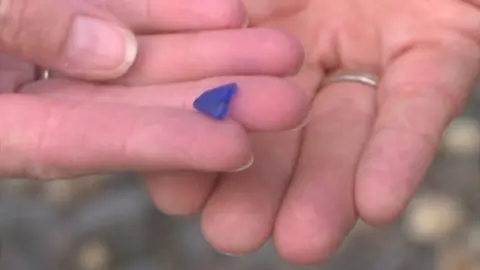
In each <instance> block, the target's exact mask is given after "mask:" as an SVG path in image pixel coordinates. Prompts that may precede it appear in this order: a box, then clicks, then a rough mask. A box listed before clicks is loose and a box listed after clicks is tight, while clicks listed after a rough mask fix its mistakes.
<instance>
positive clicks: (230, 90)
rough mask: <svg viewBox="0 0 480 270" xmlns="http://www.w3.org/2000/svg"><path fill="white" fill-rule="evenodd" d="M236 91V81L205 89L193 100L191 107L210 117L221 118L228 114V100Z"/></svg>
mask: <svg viewBox="0 0 480 270" xmlns="http://www.w3.org/2000/svg"><path fill="white" fill-rule="evenodd" d="M237 92H238V86H237V84H236V83H229V84H226V85H222V86H220V87H217V88H213V89H210V90H207V91H205V92H204V93H203V94H202V95H200V96H199V97H198V98H197V99H196V100H195V101H194V102H193V107H194V108H195V109H196V110H197V111H199V112H201V113H204V114H206V115H208V116H210V117H213V118H215V119H218V120H223V119H225V117H226V116H227V114H228V111H229V110H228V109H229V106H230V101H231V100H232V98H233V96H234V95H235V94H236V93H237Z"/></svg>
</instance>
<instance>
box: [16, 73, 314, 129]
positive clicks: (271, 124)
mask: <svg viewBox="0 0 480 270" xmlns="http://www.w3.org/2000/svg"><path fill="white" fill-rule="evenodd" d="M231 82H236V83H237V84H238V87H239V89H240V91H239V92H238V94H237V95H236V96H235V97H234V99H233V100H232V104H231V109H230V117H231V118H232V119H233V120H235V121H237V122H239V123H241V124H242V125H243V126H245V127H246V128H247V129H249V130H251V131H273V130H285V129H291V128H294V127H296V126H298V125H300V124H301V123H302V122H303V121H304V119H305V117H306V115H307V114H308V110H309V101H308V98H307V97H306V95H305V94H304V93H303V92H302V91H301V90H299V89H298V87H297V86H296V85H294V84H293V83H290V82H288V81H287V80H283V79H279V78H275V77H223V78H212V79H206V80H202V81H198V82H189V83H177V84H166V85H154V86H145V87H130V88H127V87H122V86H112V85H97V86H95V85H92V84H87V83H74V82H72V81H68V80H49V81H45V82H40V83H37V84H32V85H30V86H26V87H24V88H23V89H22V91H23V92H26V93H27V92H28V93H33V92H34V91H36V93H39V94H43V95H48V96H49V97H58V98H69V99H74V100H77V101H96V102H108V103H121V104H134V105H139V106H154V107H155V106H168V107H175V108H182V109H189V110H192V111H193V110H194V108H193V102H194V100H195V99H196V98H197V97H198V96H200V95H201V94H202V93H203V92H204V91H206V90H207V89H211V88H214V87H218V86H219V85H223V84H227V83H231ZM32 89H33V90H32Z"/></svg>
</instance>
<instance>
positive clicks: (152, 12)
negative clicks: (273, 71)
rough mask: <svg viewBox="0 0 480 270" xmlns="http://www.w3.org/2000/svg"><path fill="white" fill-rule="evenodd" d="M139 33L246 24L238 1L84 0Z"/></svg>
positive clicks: (205, 28)
mask: <svg viewBox="0 0 480 270" xmlns="http://www.w3.org/2000/svg"><path fill="white" fill-rule="evenodd" d="M88 1H90V2H91V3H92V4H94V5H95V6H97V7H100V8H103V9H106V10H107V11H109V12H110V13H112V14H113V15H115V16H116V17H117V18H118V19H119V20H121V21H122V22H123V23H124V24H125V25H127V26H129V27H130V28H131V29H132V30H134V31H136V32H141V33H148V32H177V31H186V30H207V29H208V30H212V29H225V28H237V27H241V26H242V25H244V24H245V23H246V20H247V19H246V13H245V8H244V6H243V4H242V2H241V1H239V0H202V1H198V0H155V1H151V0H88Z"/></svg>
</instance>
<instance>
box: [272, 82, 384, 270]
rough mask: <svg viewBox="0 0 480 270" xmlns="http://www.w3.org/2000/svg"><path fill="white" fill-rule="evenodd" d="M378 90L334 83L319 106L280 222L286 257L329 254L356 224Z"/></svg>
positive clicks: (311, 260) (304, 260)
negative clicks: (357, 191)
mask: <svg viewBox="0 0 480 270" xmlns="http://www.w3.org/2000/svg"><path fill="white" fill-rule="evenodd" d="M374 97H375V92H374V91H372V89H371V88H370V87H367V86H363V85H360V84H351V83H344V84H333V85H331V86H328V87H327V88H325V89H323V90H322V92H321V93H320V94H319V95H318V96H317V98H316V100H315V101H314V104H313V109H312V114H311V115H312V116H311V119H312V120H311V121H310V122H309V124H308V126H307V127H306V128H305V135H304V137H303V145H302V147H301V152H300V157H299V160H298V163H297V166H296V170H295V173H294V175H293V182H292V183H291V184H290V186H289V189H288V192H287V195H286V196H285V198H284V200H283V203H282V207H281V209H280V211H279V214H278V218H277V220H276V226H275V232H274V241H275V245H276V247H277V250H278V251H279V253H280V254H281V255H282V257H283V258H285V259H287V260H289V261H291V262H293V263H296V264H302V265H303V264H304V265H312V264H317V263H320V262H322V261H323V260H325V259H326V258H328V257H329V256H330V255H331V254H332V253H333V252H334V251H335V250H336V248H337V247H338V246H339V245H340V243H341V242H342V240H343V239H344V237H345V236H346V235H347V234H348V233H349V231H350V229H351V228H352V226H353V225H354V223H355V221H356V219H357V215H356V212H355V206H354V196H353V187H354V185H353V183H354V176H355V171H356V165H357V162H358V159H359V157H360V153H361V150H362V147H363V144H364V142H365V141H366V139H367V135H368V134H369V130H370V127H371V123H372V122H373V118H374V113H375V112H374V100H375V99H374Z"/></svg>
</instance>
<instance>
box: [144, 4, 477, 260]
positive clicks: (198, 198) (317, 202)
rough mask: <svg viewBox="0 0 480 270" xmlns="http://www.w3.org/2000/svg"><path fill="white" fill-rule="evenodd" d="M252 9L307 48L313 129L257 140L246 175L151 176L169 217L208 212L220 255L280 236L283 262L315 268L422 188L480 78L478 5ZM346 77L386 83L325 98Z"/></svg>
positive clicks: (304, 74) (348, 87)
mask: <svg viewBox="0 0 480 270" xmlns="http://www.w3.org/2000/svg"><path fill="white" fill-rule="evenodd" d="M244 2H245V4H246V6H247V9H248V10H249V14H250V21H251V26H252V27H256V26H266V27H272V28H276V29H281V30H283V31H285V32H287V33H289V34H291V35H294V36H296V37H297V38H298V39H299V40H300V41H301V42H302V43H303V45H304V48H305V50H306V61H305V63H304V66H303V68H302V70H301V72H300V73H299V74H298V75H296V76H295V77H293V78H292V81H294V82H295V83H297V84H298V85H299V86H300V87H301V88H302V89H303V90H304V91H305V92H306V93H307V95H308V96H309V97H310V98H311V102H312V105H313V106H312V110H311V112H310V113H311V115H310V118H309V119H310V121H309V123H308V125H307V126H305V127H304V128H302V129H298V130H294V131H289V132H279V133H270V134H253V135H252V136H251V137H252V139H253V147H254V154H255V163H254V165H253V166H252V167H251V168H249V169H248V170H246V171H242V172H238V173H227V174H209V173H203V174H198V173H195V172H175V173H171V174H169V175H166V174H158V175H157V174H153V175H149V176H148V179H149V180H148V183H149V187H150V190H151V193H152V196H153V198H154V200H155V201H156V203H157V205H158V206H159V207H160V208H161V209H162V210H164V211H165V212H167V213H170V214H178V215H184V214H192V213H195V212H197V211H198V210H200V209H203V213H202V219H203V230H204V234H205V236H206V238H207V239H208V241H209V242H210V243H211V244H212V245H213V246H214V247H216V248H217V249H219V250H220V251H223V252H225V253H235V254H244V253H248V252H251V251H254V250H257V249H258V248H260V247H261V246H262V245H263V244H264V243H265V242H266V241H267V239H269V238H270V237H271V236H272V235H273V238H274V242H275V244H276V247H277V249H278V250H279V252H280V253H281V255H282V256H284V257H285V258H286V259H288V260H290V261H292V262H296V263H300V264H313V263H317V262H319V261H321V260H323V259H325V258H326V257H328V256H329V255H330V254H331V253H332V252H333V251H335V249H336V248H337V247H338V245H339V244H340V243H341V242H342V240H343V239H344V237H345V236H346V235H347V234H348V233H349V231H350V230H351V228H352V227H353V226H354V224H355V222H356V220H357V219H358V218H359V217H360V218H363V219H364V220H366V221H367V222H369V223H371V224H373V225H380V224H385V223H387V222H390V221H392V220H393V219H395V218H396V217H397V216H398V215H399V214H400V213H401V212H402V210H403V209H404V207H405V205H406V204H407V203H408V199H409V198H410V197H411V195H412V193H413V192H414V191H415V189H416V188H417V187H418V185H419V184H420V183H421V181H422V179H423V177H424V175H425V172H426V170H427V168H428V166H429V164H430V162H431V160H432V159H433V157H434V155H435V152H436V146H437V143H438V141H439V139H440V137H441V135H442V131H443V130H444V128H445V126H446V125H447V124H448V123H449V122H450V121H451V120H452V118H453V117H455V116H456V115H457V113H459V112H460V110H461V109H462V107H463V104H464V101H465V99H466V97H467V96H468V94H469V90H470V88H471V86H472V85H473V83H474V81H475V79H476V76H477V73H478V63H479V57H480V46H479V42H480V29H479V27H478V26H479V25H480V10H479V9H478V7H477V5H480V1H477V0H470V1H467V0H465V1H461V0H435V1H415V0H407V1H395V0H387V1H378V0H337V1H322V0H318V1H313V0H312V1H307V0H304V1H298V0H262V1H258V0H245V1H244ZM342 69H354V70H359V71H363V72H370V73H373V74H377V75H380V77H381V82H380V85H379V88H378V89H373V88H370V87H367V86H363V85H360V84H351V83H343V84H335V85H330V86H328V87H326V88H322V89H321V91H318V87H319V85H320V83H321V82H322V79H323V78H324V77H325V76H326V75H328V73H329V72H334V71H336V70H342Z"/></svg>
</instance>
